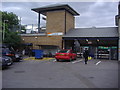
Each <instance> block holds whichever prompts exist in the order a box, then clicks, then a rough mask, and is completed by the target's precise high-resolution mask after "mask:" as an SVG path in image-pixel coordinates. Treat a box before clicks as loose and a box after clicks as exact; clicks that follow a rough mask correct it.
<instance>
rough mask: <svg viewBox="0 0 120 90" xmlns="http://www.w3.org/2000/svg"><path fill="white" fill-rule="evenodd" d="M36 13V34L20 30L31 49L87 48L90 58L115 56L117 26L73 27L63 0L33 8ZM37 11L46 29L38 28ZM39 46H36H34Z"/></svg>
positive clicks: (74, 14)
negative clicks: (58, 3)
mask: <svg viewBox="0 0 120 90" xmlns="http://www.w3.org/2000/svg"><path fill="white" fill-rule="evenodd" d="M32 10H33V11H35V12H37V13H38V32H39V33H38V34H22V35H21V36H22V39H24V43H32V44H33V49H38V48H40V49H43V50H44V51H49V52H53V51H54V52H55V50H58V49H62V48H65V49H73V50H76V51H77V50H78V51H79V52H81V53H83V50H84V48H86V47H87V48H88V49H89V51H90V55H91V56H92V57H93V58H99V59H102V58H103V59H113V60H117V59H118V40H119V35H118V28H117V27H103V28H96V27H93V28H75V25H74V24H75V16H78V15H79V13H77V12H76V11H75V10H74V9H73V8H71V7H70V6H69V5H67V4H60V5H50V6H46V7H41V8H34V9H32ZM40 14H43V15H45V16H46V30H45V31H42V29H41V28H40ZM38 46H39V47H38Z"/></svg>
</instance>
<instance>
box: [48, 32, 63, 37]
mask: <svg viewBox="0 0 120 90" xmlns="http://www.w3.org/2000/svg"><path fill="white" fill-rule="evenodd" d="M61 35H63V33H62V32H57V33H47V36H61Z"/></svg>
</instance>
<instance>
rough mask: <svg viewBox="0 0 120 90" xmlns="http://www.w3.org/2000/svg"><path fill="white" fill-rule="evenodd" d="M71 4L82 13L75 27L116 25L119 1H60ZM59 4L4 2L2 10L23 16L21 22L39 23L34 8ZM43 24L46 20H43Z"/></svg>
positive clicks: (77, 18)
mask: <svg viewBox="0 0 120 90" xmlns="http://www.w3.org/2000/svg"><path fill="white" fill-rule="evenodd" d="M60 3H62V4H69V5H70V6H71V7H72V8H73V9H74V10H76V11H77V12H78V13H80V16H77V17H76V19H75V27H77V28H78V27H92V26H95V27H112V26H115V15H117V13H118V12H117V11H118V3H117V2H59V4H60ZM51 4H58V2H3V3H2V11H7V12H13V13H15V14H16V15H17V16H19V17H21V18H22V20H21V23H22V24H23V25H27V24H37V22H38V21H37V19H38V17H37V16H38V14H37V13H36V12H34V11H32V10H31V9H32V8H38V7H42V6H46V5H51ZM41 22H42V25H44V23H45V21H44V20H42V21H41Z"/></svg>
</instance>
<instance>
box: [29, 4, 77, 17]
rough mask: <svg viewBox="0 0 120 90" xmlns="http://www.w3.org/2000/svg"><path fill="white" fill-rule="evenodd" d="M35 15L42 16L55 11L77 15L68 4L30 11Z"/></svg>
mask: <svg viewBox="0 0 120 90" xmlns="http://www.w3.org/2000/svg"><path fill="white" fill-rule="evenodd" d="M31 10H33V11H35V12H37V13H39V12H40V13H41V14H43V15H46V12H48V11H55V10H66V11H68V12H69V13H71V14H72V15H74V16H77V15H79V13H78V12H76V11H75V10H74V9H73V8H72V7H70V6H69V5H68V4H53V5H48V6H44V7H39V8H33V9H31Z"/></svg>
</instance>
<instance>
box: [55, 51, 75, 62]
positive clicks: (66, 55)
mask: <svg viewBox="0 0 120 90" xmlns="http://www.w3.org/2000/svg"><path fill="white" fill-rule="evenodd" d="M55 58H56V60H57V61H59V60H69V61H71V60H76V58H77V54H76V53H74V52H73V51H72V50H71V49H64V50H60V51H59V52H58V53H56V55H55Z"/></svg>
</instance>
